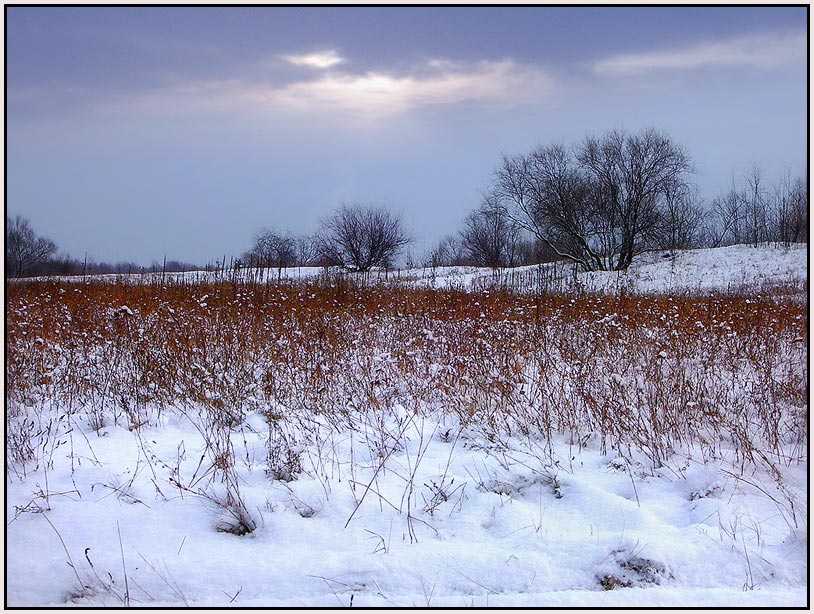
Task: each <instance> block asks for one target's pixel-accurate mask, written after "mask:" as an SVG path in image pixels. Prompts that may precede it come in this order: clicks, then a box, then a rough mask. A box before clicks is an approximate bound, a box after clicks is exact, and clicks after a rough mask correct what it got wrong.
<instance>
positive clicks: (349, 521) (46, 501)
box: [6, 246, 809, 608]
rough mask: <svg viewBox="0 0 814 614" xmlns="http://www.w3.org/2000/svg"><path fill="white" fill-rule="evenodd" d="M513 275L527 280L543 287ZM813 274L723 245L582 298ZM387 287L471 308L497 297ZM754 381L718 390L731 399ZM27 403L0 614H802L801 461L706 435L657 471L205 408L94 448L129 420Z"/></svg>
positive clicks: (445, 276)
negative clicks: (167, 611)
mask: <svg viewBox="0 0 814 614" xmlns="http://www.w3.org/2000/svg"><path fill="white" fill-rule="evenodd" d="M552 266H553V265H552ZM557 266H560V267H561V268H562V265H557ZM528 270H529V271H531V272H530V273H528V278H527V279H525V278H524V279H523V280H522V281H529V280H531V279H532V277H531V276H532V275H541V273H539V272H538V269H537V267H534V268H529V269H528ZM294 271H295V270H291V271H289V274H294ZM319 271H320V270H319V269H313V270H307V271H306V270H302V271H299V272H298V273H297V274H298V275H307V274H311V273H313V274H318V273H319ZM807 274H808V268H807V250H806V249H805V247H799V248H792V249H788V250H787V249H784V248H773V247H772V248H765V247H764V248H757V249H756V248H752V247H746V246H735V247H731V248H723V249H719V250H696V251H692V252H683V253H679V254H677V255H676V256H675V257H674V258H664V257H663V255H662V254H649V255H644V256H641V257H640V258H639V260H638V261H637V262H636V263H635V264H634V266H633V267H631V269H630V271H628V272H627V273H626V274H617V273H594V274H588V275H583V274H580V275H578V276H577V283H579V284H581V285H582V286H583V287H584V289H586V290H596V291H610V290H611V289H615V288H618V287H619V284H625V287H626V288H628V289H629V290H631V291H635V292H643V293H649V292H657V293H661V292H677V293H683V292H694V291H703V292H708V291H710V290H721V291H726V290H735V289H738V287H739V286H741V285H742V284H743V283H744V282H746V283H747V284H748V283H754V284H756V285H757V287H758V288H766V287H769V286H770V285H771V286H775V287H779V286H782V285H784V284H791V285H798V286H799V285H803V284H805V283H806V282H807ZM187 275H190V274H187ZM391 275H392V274H391ZM515 275H518V276H519V275H520V272H517V271H516V272H515ZM198 279H200V275H199V277H198ZM397 279H399V281H400V283H402V282H403V283H410V284H415V285H422V286H426V285H430V286H436V287H456V288H457V287H460V288H464V289H469V288H479V287H484V284H487V281H485V280H492V281H494V279H495V278H494V274H493V273H492V272H491V271H484V270H473V269H456V270H451V269H444V270H438V269H437V270H435V271H430V270H429V269H428V270H426V271H423V272H421V273H419V272H417V271H413V272H412V273H409V272H404V271H402V272H400V273H399V274H398V276H397ZM519 279H520V278H519V277H516V278H515V281H516V282H517V283H522V281H518V280H519ZM538 279H539V278H538ZM563 279H571V280H573V274H571V275H570V277H569V276H568V274H565V275H563ZM479 280H480V281H479ZM568 283H573V282H572V281H569V282H568ZM202 304H203V305H205V303H202ZM128 309H129V308H128ZM129 315H132V311H131V313H130V314H129ZM111 317H113V316H111ZM122 317H125V316H122ZM111 321H113V320H111ZM597 324H598V323H597ZM380 332H381V331H380ZM424 333H426V335H427V336H428V337H431V336H432V333H431V332H428V331H424ZM32 336H33V335H32ZM799 341H802V339H793V340H792V339H789V340H784V341H783V342H782V343H788V344H789V346H788V347H798V346H799V343H798V342H799ZM31 342H32V343H38V342H37V341H36V340H32V341H31ZM40 342H42V340H40ZM102 343H103V342H102ZM795 344H797V345H795ZM7 352H8V347H7ZM654 354H655V352H654ZM662 354H664V352H662V353H660V354H658V355H657V356H656V359H658V357H659V356H662ZM783 355H784V354H783V353H782V352H779V353H778V354H777V356H783ZM786 355H789V356H794V357H795V358H794V360H795V361H797V360H798V358H799V355H800V351H797V350H795V351H794V352H792V351H789V352H787V354H786ZM383 356H384V355H383ZM665 356H666V354H665ZM373 360H374V361H375V360H379V358H377V357H374V359H373ZM380 360H382V361H384V362H386V361H388V360H390V359H389V358H388V357H386V356H384V357H382V358H381V359H380ZM416 360H419V359H418V358H416ZM694 360H695V358H694V357H690V358H689V359H688V363H687V364H695V363H694V362H692V361H694ZM103 366H104V365H103ZM109 366H110V368H112V369H115V368H117V366H116V365H109ZM780 366H781V367H782V365H780ZM317 368H319V367H317ZM438 368H441V367H439V366H438V365H434V364H433V365H427V370H428V373H432V372H433V370H434V369H438ZM699 368H700V367H699ZM804 368H806V367H805V365H798V364H796V362H795V364H790V365H788V370H789V371H792V370H794V369H804ZM54 377H56V375H55V376H54ZM551 381H555V380H551ZM620 381H621V380H620ZM753 381H757V380H750V379H749V378H745V379H744V381H743V382H737V384H736V383H735V382H734V380H733V383H732V386H731V387H732V390H731V391H729V392H727V393H726V394H730V396H731V398H734V399H741V400H744V401H743V402H746V401H745V400H746V399H750V398H752V397H751V396H749V395H753V394H758V393H759V392H760V391H754V390H751V389H748V386H750V385H753V384H750V382H753ZM374 384H376V385H378V382H374ZM42 385H43V386H46V387H47V386H50V385H51V384H50V382H46V383H44V384H42ZM741 387H742V389H741ZM735 388H738V390H735ZM778 388H781V386H780V384H778ZM94 394H97V393H94ZM134 394H137V392H135V393H134ZM778 394H780V393H779V392H778ZM724 396H726V395H724ZM730 396H726V398H730ZM32 398H33V397H32ZM94 398H98V399H105V398H106V397H104V391H98V397H94ZM21 399H22V400H19V399H18V400H17V401H16V402H18V403H21V404H23V405H25V403H31V404H30V405H29V406H25V408H24V409H25V411H22V413H19V415H18V416H17V417H16V418H14V419H15V420H16V421H17V422H16V423H15V425H16V430H14V431H13V433H15V435H14V437H18V438H19V439H15V440H14V441H13V442H12V444H14V445H22V444H19V441H22V440H26V441H28V440H30V441H31V442H34V443H35V444H36V446H37V448H36V449H35V450H33V451H32V452H31V455H32V458H34V459H35V460H33V461H30V462H27V463H25V462H23V463H20V462H15V463H14V464H13V466H10V467H9V468H7V472H6V540H7V541H6V546H7V547H6V591H7V592H6V603H7V605H9V606H54V605H76V606H101V605H106V606H122V605H132V606H184V605H187V606H196V607H204V606H234V607H241V606H242V607H249V606H268V607H296V606H325V607H344V606H351V605H352V606H375V607H388V606H450V607H463V606H479V607H483V606H492V607H502V606H540V607H574V606H578V607H601V606H612V607H625V606H636V607H668V606H669V607H679V606H690V607H709V608H711V607H755V606H759V607H803V606H806V605H807V600H808V584H807V583H808V576H809V567H808V547H809V545H808V533H807V530H808V527H807V507H808V505H807V504H808V482H807V480H808V464H807V462H797V461H793V462H789V463H788V464H785V463H783V462H777V460H776V458H775V457H772V458H773V459H774V460H773V461H772V462H771V463H770V462H766V463H757V464H749V463H746V464H744V462H743V458H744V455H743V450H740V449H736V448H737V445H739V442H741V441H742V440H740V439H738V438H737V437H733V439H732V440H731V441H722V440H715V441H712V442H710V441H706V440H705V436H704V433H703V432H701V433H699V435H698V439H697V440H696V441H687V442H683V444H682V446H679V447H677V448H676V449H675V450H674V454H672V456H670V457H669V458H668V459H666V462H664V463H662V464H661V465H660V466H655V464H654V463H653V459H652V455H648V453H647V451H646V450H644V449H636V448H635V447H633V448H631V447H630V446H629V445H628V446H627V447H626V448H625V449H624V450H620V449H614V447H613V446H605V445H604V442H603V441H600V438H599V437H597V436H595V435H591V434H590V433H589V434H588V435H586V436H585V437H584V438H582V439H580V440H578V441H575V440H571V439H569V437H568V436H566V435H563V434H556V433H555V434H554V435H552V437H551V438H550V439H546V438H542V437H540V435H539V433H537V434H532V433H530V432H529V433H526V434H525V435H524V434H522V433H521V432H519V431H514V432H512V433H509V432H507V431H505V430H500V429H495V428H491V427H489V426H488V421H487V420H484V421H483V422H479V421H477V420H473V421H472V422H471V423H461V422H460V415H461V414H460V413H455V412H450V411H448V410H446V409H445V408H444V407H441V406H433V405H432V404H429V405H422V406H420V407H418V406H416V407H412V408H410V409H408V408H406V407H405V406H404V404H402V403H398V402H396V403H388V404H383V405H377V406H375V407H374V404H371V406H369V407H367V406H362V407H357V408H356V409H354V411H353V412H349V413H348V412H345V411H344V410H342V411H339V409H340V408H327V409H326V411H325V412H324V413H323V412H322V411H320V412H311V411H309V410H305V409H302V408H300V409H299V410H296V409H291V410H290V411H289V409H287V408H285V407H279V408H268V407H267V408H266V409H265V410H264V411H263V412H261V411H255V410H254V409H251V408H250V409H247V410H246V412H245V415H244V416H241V418H240V420H238V421H235V422H234V423H230V424H228V425H224V424H216V421H214V422H213V419H212V415H211V414H208V413H207V410H204V409H201V407H197V406H189V405H183V404H178V405H176V406H170V407H155V406H152V405H150V404H149V403H148V404H147V405H145V406H143V407H141V408H140V409H139V410H138V411H139V412H140V413H139V415H140V416H143V417H144V418H145V419H144V421H143V422H142V423H139V424H133V423H132V421H131V422H130V424H129V427H128V424H127V421H126V420H124V421H123V422H119V421H117V422H118V423H114V421H113V420H111V419H110V418H109V417H108V418H107V419H105V420H104V421H101V422H103V426H101V428H99V427H100V424H99V422H100V420H98V416H99V415H100V414H102V413H104V412H105V411H108V412H112V413H115V412H119V415H123V413H122V411H123V410H121V409H115V408H114V409H110V408H109V407H108V408H107V409H105V408H104V407H101V408H100V407H96V406H93V405H92V404H89V405H87V406H84V405H83V406H82V407H73V408H70V411H67V410H66V408H68V406H69V405H70V399H68V400H66V399H60V400H59V402H57V401H56V400H54V402H53V405H52V403H51V401H50V400H49V399H47V398H36V399H34V400H31V399H28V400H26V397H25V395H23V396H22V397H21ZM7 401H8V398H7ZM126 402H127V400H126V399H124V400H123V401H122V403H124V404H126ZM349 402H350V400H349ZM739 402H740V401H739ZM18 410H20V408H19V407H18ZM7 411H8V410H7ZM277 411H279V413H280V416H277V417H275V412H277ZM800 411H802V412H807V408H800ZM7 415H8V413H7ZM94 416H96V417H97V419H96V422H95V423H94ZM7 421H8V418H7ZM9 432H11V431H8V432H7V440H6V443H7V462H8V458H9V457H8V454H9V450H8V447H9V437H10V435H9V434H8V433H9ZM780 445H781V447H782V445H783V444H782V443H781V444H780ZM789 445H791V444H789ZM801 445H802V447H803V448H804V449H803V452H802V456H804V457H807V452H806V451H805V448H806V446H807V438H806V440H805V442H803V443H802V444H800V443H799V442H797V443H796V444H794V446H792V447H795V450H796V451H795V452H794V453H793V454H794V456H800V455H801V452H800V446H801ZM709 446H711V448H712V449H714V450H715V453H714V454H711V453H710V452H709V449H707V447H709ZM218 451H222V452H223V454H220V453H217V454H216V453H215V452H218ZM790 454H791V452H790ZM759 456H760V453H759V452H758V457H759ZM292 478H295V479H292ZM241 523H242V524H241ZM247 525H251V526H247ZM241 526H242V527H243V529H246V528H250V529H252V530H251V531H249V532H248V533H246V534H242V535H238V534H236V533H241V532H243V531H242V530H240V529H241Z"/></svg>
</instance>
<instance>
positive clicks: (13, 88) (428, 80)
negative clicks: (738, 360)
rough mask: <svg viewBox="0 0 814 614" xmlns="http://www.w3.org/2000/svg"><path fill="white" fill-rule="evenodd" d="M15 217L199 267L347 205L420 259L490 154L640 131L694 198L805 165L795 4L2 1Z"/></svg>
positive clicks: (110, 256)
mask: <svg viewBox="0 0 814 614" xmlns="http://www.w3.org/2000/svg"><path fill="white" fill-rule="evenodd" d="M6 18H7V20H6V28H7V39H6V62H7V73H6V76H7V89H6V104H7V107H6V108H7V125H6V130H7V133H6V136H7V152H6V153H7V176H6V181H7V196H8V198H7V213H8V215H11V216H13V215H15V214H18V213H19V214H22V215H24V216H26V217H28V218H29V219H30V220H31V221H32V224H33V226H34V228H35V229H36V230H37V231H38V232H39V233H40V234H44V235H46V236H49V237H50V238H52V239H54V240H55V241H56V242H57V243H58V244H59V246H60V247H61V248H62V250H63V252H67V253H70V254H71V255H73V256H77V257H82V256H84V254H85V253H86V252H87V254H88V256H89V257H92V258H95V259H96V260H135V261H138V262H141V263H144V264H149V263H150V262H151V261H153V260H159V261H160V260H161V259H162V258H163V256H164V254H166V255H167V257H168V258H169V259H178V260H186V261H192V262H196V263H205V262H207V261H209V260H214V259H215V258H218V257H221V256H223V254H226V255H227V257H228V256H230V255H239V254H240V253H241V252H243V251H245V250H246V249H247V248H248V247H249V245H250V243H251V238H252V235H253V234H254V233H255V232H256V231H257V230H258V229H259V228H261V227H263V226H267V227H275V228H278V229H280V230H290V231H291V232H293V233H296V234H298V233H305V232H311V231H313V230H315V229H316V228H317V225H318V222H319V220H320V218H321V217H323V216H324V215H325V214H326V213H328V212H329V211H330V210H331V209H332V208H333V207H335V206H336V205H337V204H338V203H340V202H361V203H378V204H386V205H387V206H389V207H391V208H392V209H393V210H395V211H398V212H400V213H402V214H403V218H404V221H405V223H406V226H407V227H408V228H409V229H410V231H411V233H412V234H413V236H415V237H416V239H417V242H416V246H415V248H414V251H415V253H416V255H417V256H420V255H421V254H422V253H423V251H424V250H425V249H427V248H429V247H430V246H431V245H432V244H433V243H434V242H435V241H437V240H438V239H439V238H440V237H441V236H442V235H444V234H447V233H449V232H455V231H456V230H457V229H458V227H459V226H460V221H461V220H462V218H463V217H464V216H465V215H466V213H467V212H468V211H470V210H471V209H472V208H474V207H475V206H477V205H478V203H479V200H480V194H481V192H483V191H484V190H485V189H486V188H487V187H488V185H489V180H490V176H491V173H492V171H493V170H494V168H495V166H496V165H497V163H498V162H499V159H500V155H501V153H509V154H514V153H524V152H527V151H529V150H530V149H531V148H533V147H534V146H536V145H539V144H547V143H551V142H564V143H566V144H572V143H576V142H578V141H580V140H581V139H582V138H584V137H585V135H586V134H596V135H599V134H602V133H604V132H607V131H609V130H612V129H616V128H622V129H627V130H629V131H636V130H639V129H642V128H647V127H653V128H656V129H659V130H662V131H665V132H667V133H669V134H670V135H671V136H672V137H673V138H674V140H675V141H676V142H678V143H679V144H680V145H683V146H684V147H685V148H686V149H687V150H688V151H689V153H690V154H691V155H692V157H693V159H694V162H695V166H696V168H697V173H696V176H695V180H696V181H697V183H698V184H699V186H700V187H701V189H702V193H703V194H704V196H706V197H707V199H710V198H712V197H713V196H715V195H716V194H717V193H719V192H720V191H722V190H724V189H725V188H726V186H727V185H728V184H729V183H730V182H731V180H732V178H733V176H734V177H735V178H736V179H737V178H738V177H741V176H742V175H743V174H744V173H745V172H746V171H748V170H749V169H750V168H751V167H752V165H753V164H758V165H760V166H762V167H763V168H764V169H765V170H766V171H767V174H768V175H769V177H774V176H777V175H779V174H780V173H782V172H785V171H790V172H792V173H793V174H795V175H799V174H803V173H804V172H805V171H806V155H807V141H806V138H807V136H806V135H807V116H808V108H807V104H806V80H807V66H806V41H807V35H808V34H807V29H806V28H807V24H806V8H805V7H804V6H802V7H795V8H759V7H753V8H743V7H726V8H701V7H698V8H690V7H687V8H613V7H608V8H578V7H572V8H545V7H544V8H524V9H518V8H475V7H473V8H259V7H258V8H232V9H228V8H206V7H195V8H192V7H191V8H129V9H122V8H46V7H39V8H13V7H12V8H7V13H6Z"/></svg>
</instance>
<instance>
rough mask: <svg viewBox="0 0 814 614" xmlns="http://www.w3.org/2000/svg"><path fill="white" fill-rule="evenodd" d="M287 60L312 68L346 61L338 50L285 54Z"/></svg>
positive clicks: (284, 57)
mask: <svg viewBox="0 0 814 614" xmlns="http://www.w3.org/2000/svg"><path fill="white" fill-rule="evenodd" d="M281 57H282V58H283V59H284V60H285V61H286V62H290V63H291V64H294V65H296V66H308V67H310V68H322V69H324V68H331V67H332V66H336V65H337V64H341V63H342V62H344V61H345V58H343V57H342V56H340V55H339V54H338V53H337V52H336V51H333V50H329V51H322V52H318V53H307V54H304V55H283V56H281Z"/></svg>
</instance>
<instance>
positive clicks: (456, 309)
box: [6, 279, 808, 532]
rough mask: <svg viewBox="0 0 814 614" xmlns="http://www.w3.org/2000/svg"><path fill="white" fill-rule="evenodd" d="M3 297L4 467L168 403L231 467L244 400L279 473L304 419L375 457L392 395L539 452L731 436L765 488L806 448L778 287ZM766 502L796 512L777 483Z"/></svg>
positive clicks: (652, 454)
mask: <svg viewBox="0 0 814 614" xmlns="http://www.w3.org/2000/svg"><path fill="white" fill-rule="evenodd" d="M6 300H7V341H6V365H7V366H6V375H7V390H6V401H7V460H8V466H9V471H11V472H16V473H17V475H24V474H25V473H26V471H30V470H31V467H33V466H35V465H36V466H37V467H40V466H41V465H46V466H47V463H48V458H49V455H53V453H54V449H55V447H58V446H59V445H61V443H60V442H61V441H62V440H61V439H60V437H61V436H62V434H64V433H65V432H66V431H67V430H68V429H69V428H70V424H71V422H72V421H73V420H76V419H81V420H82V421H83V422H84V423H86V424H89V425H91V426H92V427H93V428H95V429H101V428H102V427H104V426H106V425H110V424H116V425H126V426H127V427H128V428H129V429H131V430H133V431H138V430H139V429H141V428H142V427H143V426H145V425H157V424H159V423H160V420H161V417H162V414H163V413H164V412H165V411H167V410H168V408H174V410H179V411H181V412H182V413H183V414H184V415H185V416H187V417H189V418H190V420H191V421H192V422H193V423H194V424H195V425H196V428H197V429H198V430H199V432H200V433H202V434H203V435H204V436H205V440H206V442H207V447H208V450H207V458H208V461H209V463H210V467H211V472H212V475H211V476H210V477H213V478H214V475H215V474H218V473H220V474H222V476H221V479H222V481H225V482H226V483H227V484H228V483H230V480H229V476H230V475H231V473H232V472H233V469H234V466H235V463H236V460H235V455H236V454H237V453H236V451H235V449H234V444H233V437H232V435H233V434H234V432H235V431H237V430H239V429H241V428H242V427H241V425H242V424H243V419H244V417H245V416H246V414H247V412H260V413H262V414H263V415H264V416H265V417H266V418H267V421H268V425H269V435H268V471H269V473H270V475H271V476H272V477H277V478H279V479H292V478H293V477H295V476H296V473H297V472H299V471H302V470H303V467H302V464H303V463H302V459H301V458H300V455H301V451H302V446H303V445H307V444H308V443H313V442H309V441H308V440H309V436H310V434H314V436H315V437H316V436H317V433H316V431H317V430H318V429H316V427H313V428H312V425H316V424H323V425H324V424H330V425H333V426H334V427H335V428H336V429H337V430H341V429H355V430H357V431H358V432H360V433H364V435H365V439H366V441H367V443H368V444H369V446H370V449H371V453H373V452H375V453H376V454H378V455H379V456H380V457H385V456H386V455H387V454H388V442H389V441H390V440H392V441H395V440H397V437H395V436H394V434H393V433H391V432H389V431H388V430H387V427H385V426H384V421H383V419H382V421H381V422H380V423H379V424H378V425H377V424H376V418H375V415H376V411H381V412H382V414H383V413H384V412H386V411H387V410H392V408H393V407H394V406H396V405H398V406H400V407H403V408H405V410H406V411H407V412H409V413H411V414H413V415H421V414H428V413H433V414H438V413H439V412H440V414H443V415H451V416H454V417H455V418H456V420H457V421H458V422H457V423H458V424H460V425H461V427H462V428H464V427H465V428H470V429H477V431H478V432H480V433H482V434H484V435H485V436H486V437H487V438H488V440H489V441H494V442H499V441H501V440H502V439H503V438H505V437H511V436H520V437H523V438H527V439H528V440H529V441H535V442H537V444H536V445H537V449H538V451H539V454H540V455H541V456H544V455H545V448H546V442H550V441H551V440H552V437H553V436H565V437H567V438H568V439H569V441H571V442H572V443H573V446H574V447H575V448H578V447H581V446H584V445H586V444H588V443H589V442H590V443H591V444H592V445H595V446H598V447H599V448H600V449H601V450H602V451H603V452H604V451H606V450H615V451H617V452H618V453H619V454H620V455H621V456H623V457H625V456H626V455H629V454H631V452H632V451H635V452H636V453H637V454H639V455H642V454H643V455H644V456H645V457H646V458H647V459H648V461H649V462H650V463H651V465H652V469H657V468H659V467H662V466H663V465H664V463H665V462H667V461H668V459H670V458H672V457H673V456H674V455H675V454H682V455H687V456H688V457H692V458H694V459H696V460H698V461H704V460H706V459H715V458H717V457H718V456H719V455H720V454H721V450H722V449H726V450H732V449H734V450H735V455H736V456H735V458H734V459H730V460H731V461H732V465H733V466H737V465H739V466H740V467H741V468H743V469H744V471H743V472H742V473H743V475H747V474H748V471H747V470H746V469H747V468H748V467H755V466H759V467H762V468H764V469H767V470H769V471H770V472H771V473H772V474H773V475H776V476H777V479H778V485H777V486H778V487H779V492H780V493H782V492H783V484H782V478H781V477H780V472H779V471H778V470H777V469H776V468H777V467H779V466H783V465H788V464H791V463H796V462H799V461H801V460H802V459H804V458H805V456H806V454H807V409H806V407H807V381H806V380H807V366H806V365H807V328H808V322H807V314H806V309H805V306H803V305H800V304H799V302H795V301H785V300H773V299H772V298H769V297H755V296H744V295H739V296H731V295H730V296H721V295H719V296H712V295H711V296H706V297H694V296H684V297H643V296H642V297H640V296H630V295H625V294H624V293H622V294H620V295H617V296H592V295H581V296H573V297H572V296H565V295H548V296H535V297H528V296H519V295H511V294H505V293H496V292H491V293H490V292H488V291H486V292H481V293H464V292H455V291H436V290H428V291H419V290H406V289H399V288H394V287H384V286H379V287H362V286H357V285H355V284H354V283H353V282H351V281H348V280H346V279H332V280H331V279H319V280H312V281H309V282H301V283H295V284H277V285H275V284H228V283H221V284H213V285H188V284H178V283H176V284H171V285H161V284H152V285H124V284H116V283H85V284H82V285H77V284H65V283H59V282H50V283H18V284H11V285H9V286H8V287H7V298H6ZM371 410H373V411H372V413H371ZM371 416H374V417H373V418H371ZM62 443H63V444H64V441H62ZM321 462H323V463H324V459H321ZM46 477H47V476H46ZM178 486H179V488H180V487H184V486H185V485H184V484H178ZM186 486H189V485H186ZM227 490H229V489H227ZM47 495H48V493H47V492H46V493H44V496H46V501H47ZM225 497H226V501H225V505H226V507H229V508H230V509H232V510H236V511H235V517H236V518H237V522H236V524H235V526H234V527H232V528H233V529H234V530H236V531H243V532H246V531H251V530H252V528H253V526H254V523H253V521H252V519H251V517H250V513H249V512H248V511H247V510H241V509H240V508H241V504H240V500H239V499H240V498H239V487H238V485H237V483H235V484H234V492H232V491H229V492H227V494H226V495H225ZM777 503H778V505H779V507H780V509H781V510H782V513H783V515H784V518H785V519H786V521H787V522H788V523H789V526H793V525H796V524H797V522H798V518H797V516H798V514H799V513H800V511H801V510H799V509H797V508H795V504H796V502H795V499H794V497H793V496H792V495H791V494H789V497H788V498H787V499H786V500H781V499H778V501H777ZM797 505H798V507H799V503H798V504H797Z"/></svg>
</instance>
